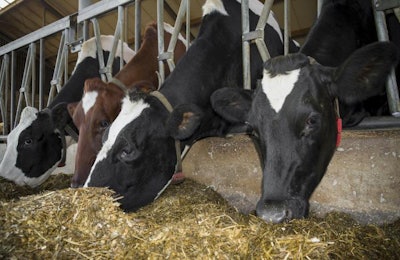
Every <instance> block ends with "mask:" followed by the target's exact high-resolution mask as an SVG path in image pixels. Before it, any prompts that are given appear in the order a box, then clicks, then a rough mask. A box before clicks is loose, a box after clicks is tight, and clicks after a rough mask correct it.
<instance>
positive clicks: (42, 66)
mask: <svg viewBox="0 0 400 260" xmlns="http://www.w3.org/2000/svg"><path fill="white" fill-rule="evenodd" d="M44 69H45V64H44V39H40V40H39V110H42V109H43V85H44V77H45V71H44Z"/></svg>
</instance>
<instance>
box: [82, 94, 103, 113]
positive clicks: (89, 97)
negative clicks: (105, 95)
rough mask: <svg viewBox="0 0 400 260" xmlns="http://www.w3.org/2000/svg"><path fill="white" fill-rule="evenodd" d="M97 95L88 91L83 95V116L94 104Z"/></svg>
mask: <svg viewBox="0 0 400 260" xmlns="http://www.w3.org/2000/svg"><path fill="white" fill-rule="evenodd" d="M98 95H99V93H98V92H97V91H89V92H86V93H85V94H84V95H83V98H82V108H83V112H85V115H86V113H87V112H88V111H89V110H90V109H91V108H92V107H93V105H94V104H95V103H96V99H97V96H98Z"/></svg>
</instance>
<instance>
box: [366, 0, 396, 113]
mask: <svg viewBox="0 0 400 260" xmlns="http://www.w3.org/2000/svg"><path fill="white" fill-rule="evenodd" d="M372 6H373V13H374V18H375V26H376V31H377V35H378V40H379V41H389V34H388V31H387V26H386V17H385V13H384V12H383V11H378V10H377V9H376V8H375V7H376V0H372ZM386 93H387V98H388V104H389V110H390V113H391V114H392V115H393V116H395V117H400V101H399V90H398V88H397V82H396V74H395V72H394V69H392V70H391V72H390V74H389V76H388V78H387V81H386Z"/></svg>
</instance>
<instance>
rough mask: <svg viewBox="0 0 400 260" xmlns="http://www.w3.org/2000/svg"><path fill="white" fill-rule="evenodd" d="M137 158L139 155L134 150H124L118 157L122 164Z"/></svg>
mask: <svg viewBox="0 0 400 260" xmlns="http://www.w3.org/2000/svg"><path fill="white" fill-rule="evenodd" d="M138 157H139V153H138V152H137V151H136V150H135V149H129V148H124V149H122V150H121V152H120V153H119V155H118V158H119V159H120V160H121V161H123V162H131V161H133V160H135V159H137V158H138Z"/></svg>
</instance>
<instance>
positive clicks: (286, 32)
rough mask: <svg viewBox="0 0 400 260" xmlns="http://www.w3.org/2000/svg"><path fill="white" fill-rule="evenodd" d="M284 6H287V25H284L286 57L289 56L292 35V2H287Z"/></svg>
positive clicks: (288, 0) (285, 7) (285, 16)
mask: <svg viewBox="0 0 400 260" xmlns="http://www.w3.org/2000/svg"><path fill="white" fill-rule="evenodd" d="M284 5H285V6H284V9H285V11H284V12H285V14H284V19H285V24H284V39H283V46H284V55H287V54H288V53H289V38H290V35H291V32H290V30H291V28H290V0H285V3H284Z"/></svg>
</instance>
